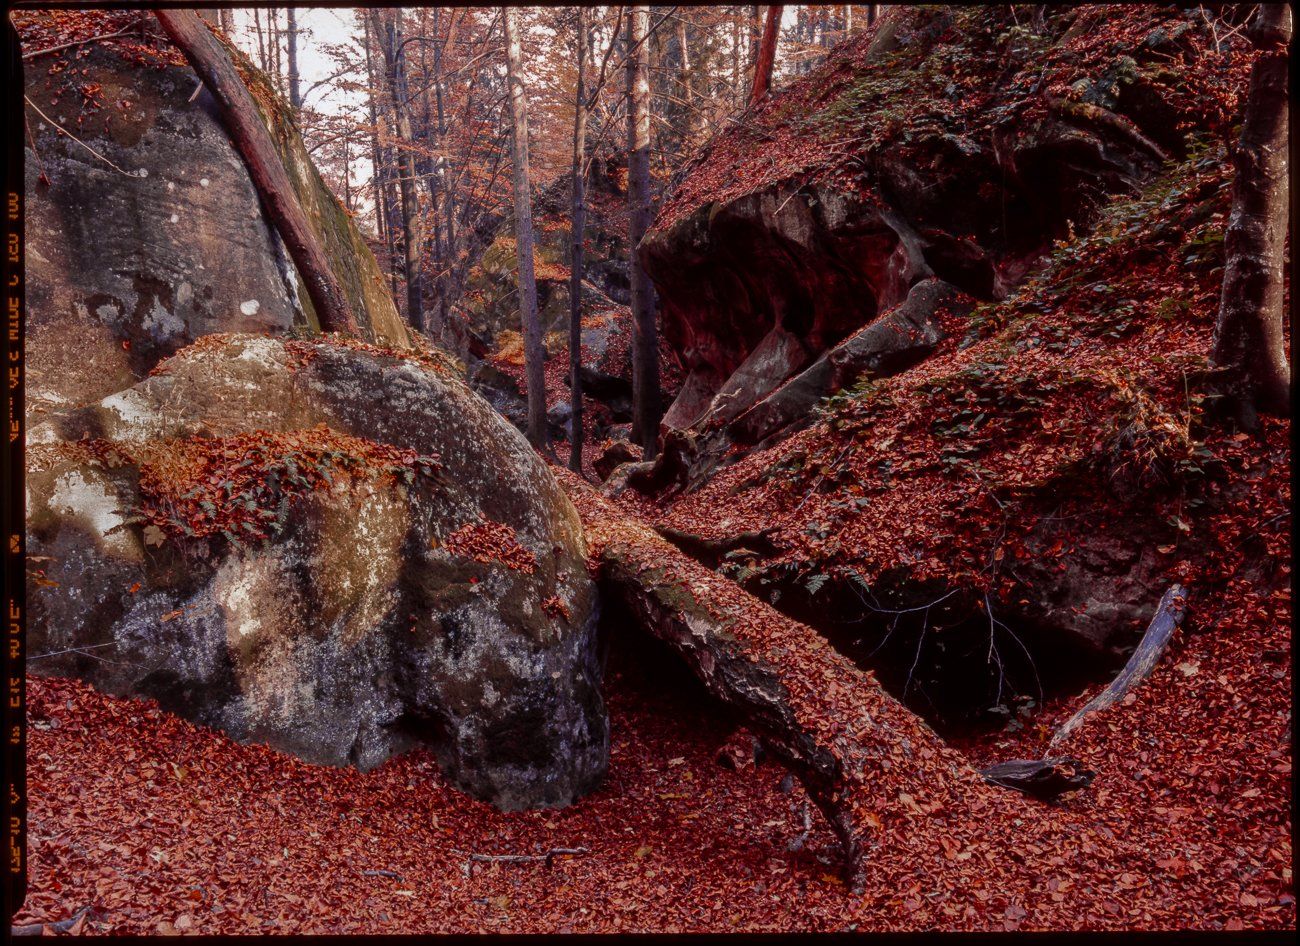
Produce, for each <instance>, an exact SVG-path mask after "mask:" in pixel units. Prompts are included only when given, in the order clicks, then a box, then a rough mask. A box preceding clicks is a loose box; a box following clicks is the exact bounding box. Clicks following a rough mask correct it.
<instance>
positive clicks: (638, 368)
mask: <svg viewBox="0 0 1300 946" xmlns="http://www.w3.org/2000/svg"><path fill="white" fill-rule="evenodd" d="M648 19H649V8H648V7H644V6H636V7H633V8H632V10H631V12H630V13H629V15H628V25H627V48H628V57H627V104H628V109H627V199H628V204H629V208H628V209H629V213H628V220H629V223H628V246H629V248H630V256H631V270H632V272H631V274H630V275H631V283H632V439H633V440H634V441H635V442H637V443H638V444H640V445H641V448H642V450H644V452H645V457H646V459H648V460H649V459H653V458H654V456H655V454H656V453H657V452H658V448H659V443H658V442H659V329H658V326H657V325H656V324H655V307H654V286H653V284H652V283H651V282H650V277H649V276H648V275H647V274H646V271H645V266H644V265H643V264H642V262H641V256H640V254H639V253H638V252H637V247H638V246H639V245H640V243H641V238H642V237H644V236H645V233H646V230H648V229H649V227H650V50H649V46H648V44H647V43H646V28H647V21H648Z"/></svg>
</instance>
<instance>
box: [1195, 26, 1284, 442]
mask: <svg viewBox="0 0 1300 946" xmlns="http://www.w3.org/2000/svg"><path fill="white" fill-rule="evenodd" d="M1252 36H1253V38H1254V41H1255V44H1256V46H1258V47H1259V48H1260V54H1259V58H1258V59H1257V60H1256V61H1255V65H1254V68H1253V69H1252V70H1251V74H1250V90H1249V92H1248V93H1247V97H1246V114H1245V121H1244V123H1243V126H1242V130H1241V141H1240V142H1239V143H1238V146H1237V152H1236V155H1235V157H1234V161H1235V164H1236V176H1235V178H1234V180H1233V192H1232V213H1231V216H1230V217H1229V218H1228V230H1227V233H1226V234H1225V236H1224V249H1225V252H1226V254H1227V260H1226V262H1225V265H1224V269H1223V295H1222V297H1221V299H1220V302H1219V320H1218V324H1217V325H1216V326H1215V330H1214V350H1213V353H1212V355H1211V359H1210V360H1211V364H1212V365H1213V366H1214V367H1216V368H1218V369H1220V371H1221V375H1220V383H1221V385H1222V390H1223V393H1224V394H1226V395H1227V397H1228V398H1229V400H1230V402H1231V404H1232V406H1233V407H1234V408H1236V410H1237V411H1238V413H1239V415H1240V416H1241V418H1242V420H1243V421H1244V422H1245V423H1246V425H1247V426H1253V416H1254V414H1255V412H1256V411H1264V412H1268V413H1276V414H1284V415H1285V414H1289V413H1290V401H1291V398H1290V394H1291V370H1290V367H1289V366H1288V364H1287V357H1286V346H1285V341H1284V339H1283V332H1282V288H1283V287H1282V267H1283V258H1284V255H1285V249H1286V247H1285V244H1286V227H1287V200H1288V189H1289V181H1288V176H1287V144H1288V142H1287V136H1288V124H1289V119H1288V109H1289V107H1290V88H1289V85H1288V76H1289V73H1290V45H1291V8H1290V5H1289V4H1286V3H1265V4H1261V5H1260V10H1259V14H1258V16H1257V19H1256V22H1255V24H1254V27H1253V29H1252Z"/></svg>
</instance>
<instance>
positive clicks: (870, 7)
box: [867, 3, 880, 26]
mask: <svg viewBox="0 0 1300 946" xmlns="http://www.w3.org/2000/svg"><path fill="white" fill-rule="evenodd" d="M878 16H880V4H878V3H868V4H867V26H870V25H871V24H872V23H874V22H876V17H878Z"/></svg>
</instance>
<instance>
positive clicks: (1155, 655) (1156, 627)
mask: <svg viewBox="0 0 1300 946" xmlns="http://www.w3.org/2000/svg"><path fill="white" fill-rule="evenodd" d="M1186 611H1187V591H1186V590H1185V589H1184V588H1183V586H1182V585H1178V584H1175V585H1171V586H1170V588H1169V590H1168V591H1166V592H1165V594H1164V597H1163V598H1161V599H1160V606H1159V607H1158V608H1156V614H1155V617H1153V618H1152V619H1151V624H1150V625H1149V626H1148V627H1147V630H1146V633H1145V634H1143V635H1142V641H1141V642H1140V643H1139V644H1138V646H1137V650H1135V651H1133V655H1132V656H1131V657H1129V659H1128V663H1126V664H1125V665H1124V669H1123V670H1121V671H1120V672H1119V676H1117V677H1116V678H1115V679H1114V680H1113V681H1112V682H1111V684H1110V686H1108V687H1106V689H1104V690H1102V691H1101V692H1100V693H1098V694H1097V695H1096V696H1094V697H1093V698H1092V699H1091V700H1089V701H1088V702H1087V703H1086V704H1084V707H1083V708H1082V709H1081V710H1079V711H1078V712H1077V713H1075V714H1074V715H1073V716H1071V717H1070V718H1069V719H1068V720H1066V721H1065V725H1063V726H1062V727H1061V728H1060V729H1058V730H1057V731H1056V734H1055V735H1054V736H1052V739H1051V741H1050V742H1048V744H1047V751H1048V753H1051V751H1052V750H1053V749H1054V748H1055V747H1056V746H1057V745H1059V744H1060V743H1061V742H1062V741H1064V739H1065V737H1066V736H1068V735H1069V734H1070V733H1072V732H1074V731H1075V730H1076V729H1078V728H1079V726H1080V725H1082V723H1083V720H1084V718H1085V717H1086V716H1088V715H1089V714H1091V713H1094V712H1096V711H1097V710H1099V709H1105V708H1106V707H1108V706H1114V705H1115V704H1116V703H1118V702H1119V701H1120V700H1122V699H1124V697H1125V695H1126V694H1128V693H1129V691H1131V690H1133V689H1134V688H1135V687H1137V686H1139V685H1141V684H1142V682H1143V681H1144V680H1146V678H1147V677H1149V676H1151V671H1152V670H1154V669H1155V666H1156V664H1157V663H1159V662H1160V658H1161V657H1162V656H1163V655H1164V652H1165V650H1166V649H1167V648H1168V647H1169V640H1170V638H1171V637H1173V635H1174V631H1176V630H1178V626H1179V625H1180V624H1182V623H1183V615H1184V614H1185V613H1186Z"/></svg>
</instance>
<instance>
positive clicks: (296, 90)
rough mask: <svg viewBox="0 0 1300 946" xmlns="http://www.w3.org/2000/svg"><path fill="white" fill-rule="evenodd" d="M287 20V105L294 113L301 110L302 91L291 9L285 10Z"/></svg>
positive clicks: (296, 23) (294, 19)
mask: <svg viewBox="0 0 1300 946" xmlns="http://www.w3.org/2000/svg"><path fill="white" fill-rule="evenodd" d="M285 15H286V16H288V18H289V28H288V30H287V31H286V33H285V36H286V39H287V42H288V46H289V55H288V60H289V104H290V105H292V106H293V108H294V111H295V112H296V111H297V110H298V109H300V108H302V89H301V87H300V86H299V79H298V15H297V13H296V12H295V10H294V8H293V7H289V8H288V9H287V10H285Z"/></svg>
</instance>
